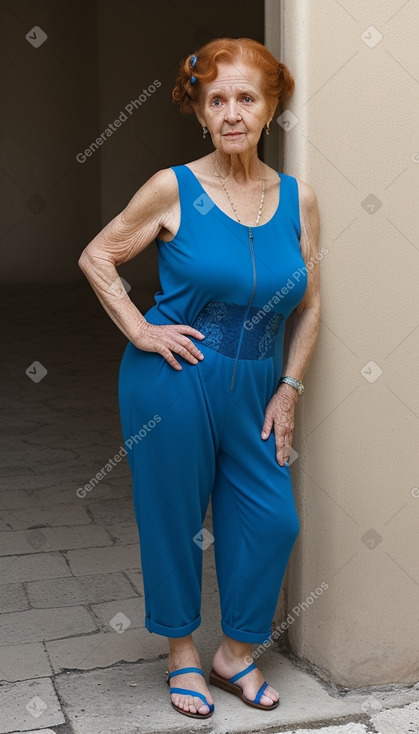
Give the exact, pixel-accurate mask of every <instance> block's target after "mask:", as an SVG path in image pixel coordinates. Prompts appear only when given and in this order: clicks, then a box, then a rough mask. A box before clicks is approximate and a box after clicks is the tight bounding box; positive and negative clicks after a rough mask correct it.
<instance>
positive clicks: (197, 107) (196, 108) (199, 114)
mask: <svg viewBox="0 0 419 734" xmlns="http://www.w3.org/2000/svg"><path fill="white" fill-rule="evenodd" d="M191 105H192V107H193V111H194V112H195V115H196V117H197V119H198V122H199V123H200V125H201V126H202V127H204V126H205V127H206V124H207V123H206V122H205V118H204V116H203V115H202V112H201V108H200V105H198V104H197V102H192V101H191Z"/></svg>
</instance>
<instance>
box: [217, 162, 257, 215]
mask: <svg viewBox="0 0 419 734" xmlns="http://www.w3.org/2000/svg"><path fill="white" fill-rule="evenodd" d="M216 173H217V176H218V178H219V179H220V181H221V183H222V186H223V189H224V191H225V194H226V196H227V199H228V200H229V202H230V205H231V208H232V209H233V211H234V214H235V215H236V218H237V221H238V222H240V224H241V220H240V218H239V215H238V214H237V209H236V207H235V206H234V204H233V202H232V200H231V197H230V194H229V193H228V191H227V188H226V185H225V183H224V179H223V178H222V176H221V175H220V173H219V172H218V171H217V170H216ZM230 173H231V165H230V170H229V172H228V175H230ZM264 199H265V175H264V174H263V173H262V193H261V196H260V203H259V210H258V215H257V218H256V222H255V225H254V226H255V227H256V226H257V225H258V224H259V220H260V218H261V216H262V210H263V202H264Z"/></svg>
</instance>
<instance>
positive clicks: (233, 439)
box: [212, 385, 300, 642]
mask: <svg viewBox="0 0 419 734" xmlns="http://www.w3.org/2000/svg"><path fill="white" fill-rule="evenodd" d="M238 387H240V385H238ZM255 395H256V393H255ZM259 400H260V398H259ZM243 406H245V407H243ZM264 406H265V402H264V401H262V402H261V403H260V404H259V402H258V400H257V399H256V397H255V399H254V401H253V403H252V399H249V396H248V395H247V401H246V402H244V400H242V399H241V395H240V392H239V389H238V390H237V392H236V395H235V396H234V397H232V400H231V407H230V410H229V413H230V417H229V420H228V421H226V424H225V426H224V431H223V436H222V446H223V449H222V451H221V452H220V453H219V455H218V460H217V479H216V484H215V487H214V490H213V493H212V513H213V528H214V537H215V541H214V553H215V562H216V570H217V578H218V585H219V590H220V605H221V613H222V619H221V626H222V629H223V632H224V633H225V634H226V635H228V636H229V637H232V638H233V639H236V640H240V641H243V642H263V641H264V640H265V639H267V637H269V635H270V634H271V625H272V620H273V617H274V614H275V609H276V605H277V602H278V596H279V592H280V589H281V584H282V581H283V577H284V573H285V569H286V566H287V563H288V560H289V556H290V554H291V551H292V548H293V546H294V543H295V540H296V538H297V535H298V532H299V527H300V526H299V519H298V515H297V511H296V507H295V502H294V496H293V490H292V484H291V477H290V470H289V467H287V466H283V467H281V466H279V464H278V463H277V462H276V458H275V439H274V435H273V433H272V434H271V436H270V437H269V439H267V440H266V441H263V439H262V438H261V437H260V432H261V428H262V423H263V415H264Z"/></svg>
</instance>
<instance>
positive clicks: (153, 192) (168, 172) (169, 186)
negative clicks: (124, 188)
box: [126, 168, 178, 214]
mask: <svg viewBox="0 0 419 734" xmlns="http://www.w3.org/2000/svg"><path fill="white" fill-rule="evenodd" d="M177 197H178V185H177V178H176V174H175V172H174V171H173V169H172V168H162V169H160V170H159V171H156V173H154V174H153V175H152V176H151V177H150V178H149V179H148V180H147V181H146V182H145V183H144V184H143V185H142V186H141V187H140V188H139V189H138V191H137V192H136V193H135V194H134V196H133V197H132V198H131V200H130V201H129V203H128V205H127V208H126V213H127V214H130V213H132V214H134V213H135V212H136V210H137V209H138V208H143V206H144V205H147V206H148V207H151V208H152V209H153V210H154V211H157V210H159V209H160V208H161V206H162V204H163V205H164V207H165V208H167V207H169V208H170V207H171V206H173V205H174V204H175V202H176V200H177Z"/></svg>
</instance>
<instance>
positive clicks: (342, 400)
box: [267, 0, 419, 686]
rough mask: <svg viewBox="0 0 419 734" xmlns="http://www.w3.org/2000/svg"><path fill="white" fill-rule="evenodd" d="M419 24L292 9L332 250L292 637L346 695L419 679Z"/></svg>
mask: <svg viewBox="0 0 419 734" xmlns="http://www.w3.org/2000/svg"><path fill="white" fill-rule="evenodd" d="M274 5H275V6H276V5H277V3H274ZM274 11H275V9H274V10H272V7H271V3H268V4H267V22H269V14H270V13H271V12H274ZM418 23H419V5H418V3H415V2H405V0H380V1H379V2H378V0H377V1H374V2H373V1H372V0H371V1H370V2H368V3H365V2H363V1H362V0H352V1H351V2H337V1H335V0H317V1H316V2H315V3H314V2H309V1H308V0H298V1H297V0H282V2H281V60H282V61H284V62H285V63H288V64H289V66H290V68H291V69H292V71H293V73H294V75H295V78H296V91H295V94H294V96H293V98H292V99H291V100H290V102H289V103H288V108H289V110H290V111H291V112H290V113H287V118H286V119H287V121H288V122H286V123H285V124H286V131H284V132H283V133H282V134H283V137H284V171H285V172H287V173H292V174H293V175H295V176H297V177H298V178H301V179H303V180H305V181H308V182H309V183H310V184H311V185H312V186H313V188H314V189H315V191H316V194H317V198H318V202H319V208H320V213H321V241H320V245H319V247H322V246H325V247H327V248H328V250H329V252H328V254H327V255H326V256H325V257H324V258H323V260H322V263H321V289H322V301H323V312H322V323H321V331H320V336H319V341H318V345H317V348H316V353H315V355H314V358H313V360H312V363H311V365H310V367H309V369H308V372H307V374H306V379H305V385H306V392H305V394H304V395H303V396H302V398H301V399H300V400H299V404H298V407H297V423H298V427H297V431H296V435H295V446H294V448H295V449H296V451H297V452H298V454H299V456H298V458H297V459H296V461H295V462H294V464H293V465H292V474H293V477H294V482H295V495H296V500H297V502H298V506H299V511H300V518H301V521H302V531H301V534H300V537H299V539H298V541H297V544H296V546H295V548H294V551H293V555H292V561H291V564H290V568H289V577H290V583H289V589H288V594H289V598H288V612H290V611H291V617H290V618H289V620H288V621H289V629H288V633H289V638H290V641H291V644H292V646H293V649H294V651H295V652H296V654H297V655H299V656H301V657H302V658H305V659H307V660H309V661H310V662H311V663H313V664H315V665H317V666H318V667H319V668H320V669H323V670H324V671H326V673H327V674H328V675H330V677H331V679H332V680H333V681H334V682H335V683H337V684H341V685H344V686H362V685H366V684H373V683H374V684H380V683H387V682H396V683H404V684H406V683H409V682H412V681H416V680H417V678H418V669H417V661H418V642H419V634H418V626H417V621H418V619H417V617H418V615H417V610H418V596H419V594H418V563H417V559H418V543H417V517H418V512H419V489H418V488H417V487H418V481H419V479H418V468H419V466H418V464H419V462H418V438H419V422H418V418H419V393H418V389H417V386H418V378H419V370H418V363H419V328H418V326H419V308H418V306H419V303H418V300H419V299H418V287H417V280H418V272H419V271H418V266H419V240H418V222H417V211H418V207H417V201H418V176H419V147H418V138H417V120H418V111H419V109H418V108H419V98H418V92H419V64H418V55H417V28H418ZM291 113H292V114H291ZM293 115H294V116H295V117H293ZM322 582H323V583H324V584H325V585H327V588H326V587H325V586H324V587H323V589H322V588H321V584H322ZM316 588H317V589H320V591H318V592H317V593H316ZM312 592H313V593H312ZM293 608H294V613H292V610H293ZM280 619H282V618H280V616H279V615H278V621H279V620H280Z"/></svg>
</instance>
